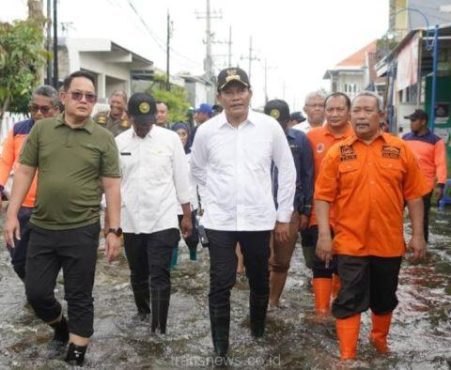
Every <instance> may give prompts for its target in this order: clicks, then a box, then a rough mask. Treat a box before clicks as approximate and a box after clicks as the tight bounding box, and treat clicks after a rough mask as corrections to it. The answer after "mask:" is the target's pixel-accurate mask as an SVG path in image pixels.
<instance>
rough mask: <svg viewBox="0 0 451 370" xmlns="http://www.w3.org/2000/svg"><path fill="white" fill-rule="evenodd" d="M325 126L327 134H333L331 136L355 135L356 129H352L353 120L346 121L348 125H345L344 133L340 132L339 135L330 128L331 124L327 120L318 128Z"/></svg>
mask: <svg viewBox="0 0 451 370" xmlns="http://www.w3.org/2000/svg"><path fill="white" fill-rule="evenodd" d="M321 127H322V128H324V130H325V131H326V135H331V136H333V137H335V138H338V139H339V138H344V137H348V136H350V135H353V134H354V130H353V129H352V126H351V122H349V121H348V122H347V123H346V127H345V129H344V131H343V133H342V134H339V135H335V134H334V133H333V132H332V131H331V130H330V125H329V124H328V123H327V122H326V123H325V124H324V125H322V126H320V127H318V128H321Z"/></svg>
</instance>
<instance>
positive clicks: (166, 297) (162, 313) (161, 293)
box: [152, 288, 171, 334]
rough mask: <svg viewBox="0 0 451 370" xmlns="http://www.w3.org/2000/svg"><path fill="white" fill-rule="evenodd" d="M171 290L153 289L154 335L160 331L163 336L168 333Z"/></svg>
mask: <svg viewBox="0 0 451 370" xmlns="http://www.w3.org/2000/svg"><path fill="white" fill-rule="evenodd" d="M170 298H171V289H170V288H168V289H152V333H155V331H156V330H157V328H158V329H160V333H161V334H165V333H166V323H167V320H168V310H169V301H170Z"/></svg>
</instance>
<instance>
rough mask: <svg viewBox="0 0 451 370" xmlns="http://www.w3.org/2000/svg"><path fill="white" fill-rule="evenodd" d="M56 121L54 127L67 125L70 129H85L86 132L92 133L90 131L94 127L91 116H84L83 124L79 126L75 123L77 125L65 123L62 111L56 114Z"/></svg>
mask: <svg viewBox="0 0 451 370" xmlns="http://www.w3.org/2000/svg"><path fill="white" fill-rule="evenodd" d="M56 121H57V123H56V125H55V128H57V127H61V126H67V127H69V128H70V129H72V130H85V131H86V132H88V133H90V134H92V132H93V131H94V127H95V123H94V121H93V120H92V118H91V117H88V118H86V119H85V120H84V122H83V124H81V125H80V126H78V125H77V127H70V126H69V125H68V124H66V120H65V114H64V113H62V114H59V115H58V116H56Z"/></svg>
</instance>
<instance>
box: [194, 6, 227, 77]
mask: <svg viewBox="0 0 451 370" xmlns="http://www.w3.org/2000/svg"><path fill="white" fill-rule="evenodd" d="M196 14H197V19H204V18H205V20H206V22H205V59H204V72H205V77H206V78H207V79H208V80H210V81H212V80H213V78H214V71H213V57H212V53H211V46H212V44H213V33H212V32H211V19H213V18H219V19H220V18H222V15H221V14H220V13H219V14H218V13H213V14H212V12H211V9H210V0H206V12H205V14H204V15H202V14H199V13H196Z"/></svg>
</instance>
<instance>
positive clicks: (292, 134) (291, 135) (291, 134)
mask: <svg viewBox="0 0 451 370" xmlns="http://www.w3.org/2000/svg"><path fill="white" fill-rule="evenodd" d="M286 135H287V138H289V139H293V140H295V139H296V131H295V130H294V129H292V128H289V129H288V130H287V133H286Z"/></svg>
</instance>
